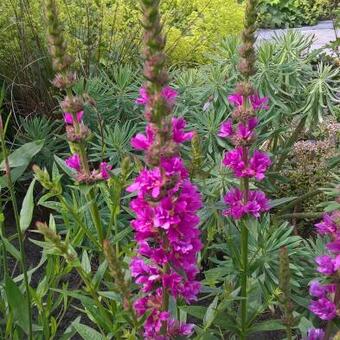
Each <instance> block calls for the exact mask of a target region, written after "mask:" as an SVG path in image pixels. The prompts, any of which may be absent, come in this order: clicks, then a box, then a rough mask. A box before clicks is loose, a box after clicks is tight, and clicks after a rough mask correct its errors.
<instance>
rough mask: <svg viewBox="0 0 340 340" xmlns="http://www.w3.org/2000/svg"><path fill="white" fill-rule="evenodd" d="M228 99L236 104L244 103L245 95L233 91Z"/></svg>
mask: <svg viewBox="0 0 340 340" xmlns="http://www.w3.org/2000/svg"><path fill="white" fill-rule="evenodd" d="M228 101H229V103H231V104H233V105H234V106H242V105H243V97H242V96H241V95H240V94H239V93H233V94H231V95H230V96H228Z"/></svg>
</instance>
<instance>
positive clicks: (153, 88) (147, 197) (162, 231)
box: [127, 0, 202, 339]
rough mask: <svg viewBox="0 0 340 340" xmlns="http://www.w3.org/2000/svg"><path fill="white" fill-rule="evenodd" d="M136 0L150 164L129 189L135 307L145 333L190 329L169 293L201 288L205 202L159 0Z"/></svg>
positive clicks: (170, 334)
mask: <svg viewBox="0 0 340 340" xmlns="http://www.w3.org/2000/svg"><path fill="white" fill-rule="evenodd" d="M141 3H142V9H143V13H144V16H143V27H144V30H145V32H144V56H145V64H144V75H145V78H146V81H145V84H144V86H143V88H142V89H141V90H140V97H139V98H138V99H137V101H136V102H137V103H138V104H141V105H145V118H146V121H147V126H146V134H145V135H144V134H138V135H136V137H134V138H133V139H132V145H133V147H134V148H136V149H137V150H144V152H145V161H146V164H147V167H146V168H145V169H143V170H142V171H141V172H140V174H139V176H138V177H137V178H136V179H135V181H134V183H133V184H132V185H131V186H129V187H128V189H127V190H128V191H129V192H136V193H137V198H135V199H133V200H132V202H131V209H132V210H133V211H134V213H135V214H136V219H135V220H134V221H133V222H132V227H133V229H134V231H135V239H136V241H137V255H136V256H135V257H134V258H133V259H132V261H131V264H130V270H131V275H132V276H133V277H134V278H135V281H136V283H137V284H138V285H140V286H141V297H139V298H138V299H137V300H136V301H135V305H134V306H135V309H136V311H137V313H138V315H139V316H143V315H145V314H146V315H147V318H146V321H145V324H144V338H145V339H170V338H171V339H172V338H174V337H176V336H185V335H190V334H191V333H192V329H193V325H189V324H185V323H183V322H181V320H177V319H176V316H175V315H171V312H170V310H169V306H170V302H171V301H170V300H172V301H173V302H176V301H179V300H184V301H185V302H186V303H190V302H191V301H193V300H195V299H196V297H197V294H198V292H199V290H200V284H199V282H198V281H196V275H197V273H198V268H197V265H196V256H197V253H198V251H199V250H200V249H201V242H200V239H199V234H200V232H199V230H198V228H197V225H198V223H199V218H198V216H197V211H198V209H200V208H201V205H202V203H201V197H200V195H199V193H198V192H197V189H196V187H195V186H194V185H192V183H191V182H190V180H189V176H188V171H187V169H186V168H185V166H184V163H183V160H182V159H181V157H180V144H181V143H183V142H185V141H188V140H190V139H191V138H192V137H193V133H192V132H185V131H184V128H185V125H186V123H185V121H184V119H183V118H174V117H172V115H171V114H172V110H173V106H174V104H175V99H176V96H177V92H176V91H175V90H174V89H172V88H170V87H169V86H168V75H167V72H166V70H165V68H164V64H165V55H164V52H163V50H164V46H165V40H164V38H163V36H162V34H161V28H162V26H161V23H160V15H159V3H160V1H159V0H142V1H141Z"/></svg>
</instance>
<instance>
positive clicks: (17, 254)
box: [0, 233, 21, 261]
mask: <svg viewBox="0 0 340 340" xmlns="http://www.w3.org/2000/svg"><path fill="white" fill-rule="evenodd" d="M0 237H1V241H2V242H3V244H4V245H5V248H6V251H7V252H9V253H10V254H11V255H12V256H13V257H14V258H15V259H16V260H17V261H20V259H21V256H20V252H19V251H18V250H17V248H15V247H14V246H13V245H12V243H11V242H9V241H8V239H7V238H6V237H4V236H3V235H1V233H0Z"/></svg>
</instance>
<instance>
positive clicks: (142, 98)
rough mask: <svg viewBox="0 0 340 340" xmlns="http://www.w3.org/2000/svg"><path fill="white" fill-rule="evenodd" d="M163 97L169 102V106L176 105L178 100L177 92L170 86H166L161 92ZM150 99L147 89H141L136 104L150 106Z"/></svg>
mask: <svg viewBox="0 0 340 340" xmlns="http://www.w3.org/2000/svg"><path fill="white" fill-rule="evenodd" d="M161 95H162V97H163V98H164V99H165V100H166V101H167V102H168V104H172V105H173V104H175V102H176V98H177V91H176V90H174V89H173V88H171V87H170V86H164V87H163V89H162V91H161ZM149 100H150V97H149V95H148V92H147V89H146V88H145V87H141V88H140V90H139V97H138V98H137V99H136V101H135V103H136V104H138V105H147V104H149Z"/></svg>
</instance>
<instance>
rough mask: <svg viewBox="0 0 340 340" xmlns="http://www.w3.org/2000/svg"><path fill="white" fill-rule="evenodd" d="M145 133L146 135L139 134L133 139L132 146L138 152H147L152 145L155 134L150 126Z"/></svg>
mask: <svg viewBox="0 0 340 340" xmlns="http://www.w3.org/2000/svg"><path fill="white" fill-rule="evenodd" d="M145 132H146V134H145V135H143V134H142V133H137V135H136V136H135V137H133V138H132V139H131V145H132V147H133V148H135V149H136V150H147V149H148V148H149V147H150V146H151V145H152V143H153V141H154V138H155V133H154V131H153V129H152V127H151V125H150V124H148V125H147V126H146V129H145Z"/></svg>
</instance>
